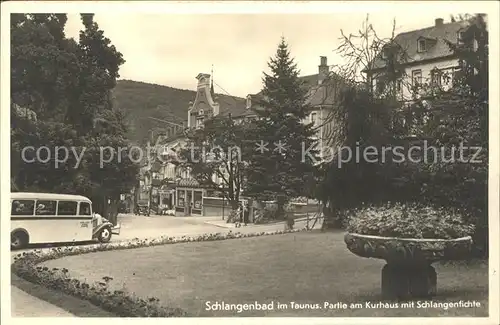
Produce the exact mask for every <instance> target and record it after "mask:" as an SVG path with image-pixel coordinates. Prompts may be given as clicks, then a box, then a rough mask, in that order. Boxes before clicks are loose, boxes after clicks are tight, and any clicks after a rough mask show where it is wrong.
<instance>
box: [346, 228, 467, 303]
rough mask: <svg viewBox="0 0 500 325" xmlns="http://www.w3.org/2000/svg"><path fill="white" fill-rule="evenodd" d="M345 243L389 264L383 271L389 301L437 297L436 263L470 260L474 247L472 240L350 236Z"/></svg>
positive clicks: (383, 288) (357, 251) (383, 280)
mask: <svg viewBox="0 0 500 325" xmlns="http://www.w3.org/2000/svg"><path fill="white" fill-rule="evenodd" d="M344 241H345V243H346V245H347V248H348V249H349V250H350V251H351V252H352V253H354V254H356V255H358V256H361V257H367V258H370V257H371V258H379V259H383V260H385V261H386V262H387V264H386V265H385V266H384V267H383V268H382V296H383V297H384V298H386V299H408V298H430V297H432V296H434V295H436V285H437V275H436V271H435V270H434V268H433V267H432V263H434V262H437V261H439V260H464V259H467V258H468V257H469V256H470V252H471V248H472V238H471V237H463V238H458V239H449V240H448V239H414V238H395V237H379V236H369V235H360V234H354V233H348V234H346V235H345V237H344Z"/></svg>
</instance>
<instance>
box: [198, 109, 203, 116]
mask: <svg viewBox="0 0 500 325" xmlns="http://www.w3.org/2000/svg"><path fill="white" fill-rule="evenodd" d="M203 113H204V112H203V109H201V108H200V110H199V111H198V115H200V116H203Z"/></svg>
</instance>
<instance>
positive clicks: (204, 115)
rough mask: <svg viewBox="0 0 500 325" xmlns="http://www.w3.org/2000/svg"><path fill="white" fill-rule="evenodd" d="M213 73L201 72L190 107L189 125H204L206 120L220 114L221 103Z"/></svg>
mask: <svg viewBox="0 0 500 325" xmlns="http://www.w3.org/2000/svg"><path fill="white" fill-rule="evenodd" d="M212 75H213V66H212V74H206V73H200V74H198V76H197V77H196V79H198V87H197V91H196V98H195V99H194V101H193V103H192V104H191V103H190V107H189V109H188V127H199V126H203V123H204V121H206V120H207V119H208V118H210V117H212V116H216V115H218V114H219V104H218V103H217V102H216V98H215V92H214V82H213V76H212Z"/></svg>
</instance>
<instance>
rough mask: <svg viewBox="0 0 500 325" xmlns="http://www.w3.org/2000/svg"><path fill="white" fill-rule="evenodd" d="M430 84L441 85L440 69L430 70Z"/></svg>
mask: <svg viewBox="0 0 500 325" xmlns="http://www.w3.org/2000/svg"><path fill="white" fill-rule="evenodd" d="M431 85H432V86H433V87H441V71H439V70H438V69H433V70H432V71H431Z"/></svg>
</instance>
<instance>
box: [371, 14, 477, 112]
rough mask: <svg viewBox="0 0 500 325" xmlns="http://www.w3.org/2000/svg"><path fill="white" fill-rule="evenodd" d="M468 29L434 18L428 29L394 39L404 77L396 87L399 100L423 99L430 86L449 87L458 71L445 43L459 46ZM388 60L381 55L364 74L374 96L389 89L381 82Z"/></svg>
mask: <svg viewBox="0 0 500 325" xmlns="http://www.w3.org/2000/svg"><path fill="white" fill-rule="evenodd" d="M467 25H468V22H467V21H453V22H448V23H445V22H444V20H443V19H442V18H437V19H435V22H434V25H432V26H430V27H426V28H422V29H418V30H413V31H409V32H405V33H400V34H398V35H396V37H395V38H394V44H397V48H398V51H399V52H400V53H399V54H400V55H399V57H400V60H399V63H400V64H401V66H402V68H403V70H404V73H403V77H402V78H401V80H398V81H397V84H396V85H395V86H396V89H397V92H398V94H397V95H398V99H399V100H401V101H405V102H411V101H412V100H413V99H414V95H415V94H417V95H419V94H420V95H423V94H424V92H425V91H426V90H427V89H430V88H432V86H439V87H441V88H442V89H444V90H447V89H449V88H450V87H451V86H452V80H453V78H452V76H453V73H454V72H455V71H456V70H457V69H458V58H457V57H456V55H455V54H454V53H453V51H452V50H451V48H450V46H449V45H448V43H447V42H451V43H453V44H457V43H459V42H461V39H462V37H461V35H462V33H463V31H464V30H465V28H466V27H467ZM387 56H388V54H387V52H386V51H382V52H381V53H380V54H379V56H378V57H377V58H376V59H375V60H374V62H373V64H372V66H371V69H369V70H366V71H365V73H367V75H368V77H369V78H368V79H369V80H371V81H372V86H373V90H374V91H375V92H376V93H382V92H383V91H384V90H385V89H386V88H387V87H388V86H392V85H388V84H387V83H386V82H385V81H384V76H385V73H386V68H387V64H388V60H387Z"/></svg>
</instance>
